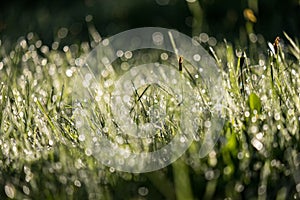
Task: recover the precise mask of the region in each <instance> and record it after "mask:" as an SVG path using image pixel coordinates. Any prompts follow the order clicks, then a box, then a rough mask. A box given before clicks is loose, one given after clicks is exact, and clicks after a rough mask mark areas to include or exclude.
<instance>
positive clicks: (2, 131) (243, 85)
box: [0, 34, 300, 199]
mask: <svg viewBox="0 0 300 200" xmlns="http://www.w3.org/2000/svg"><path fill="white" fill-rule="evenodd" d="M284 42H288V43H284ZM271 45H272V46H273V48H274V49H275V47H276V50H274V52H273V50H272V49H267V48H266V44H264V43H261V44H259V43H256V42H252V43H251V46H252V47H253V46H255V49H257V50H258V51H255V52H252V51H251V52H248V51H247V50H245V52H244V51H240V50H235V48H234V46H233V45H232V44H230V43H229V42H224V43H218V44H217V45H216V46H215V47H213V49H212V48H211V52H213V54H214V57H215V58H216V60H217V63H218V65H219V66H220V70H221V71H222V76H223V84H224V86H225V90H226V100H227V102H228V105H227V107H228V108H227V109H226V123H225V126H224V128H223V132H222V134H221V138H220V139H219V142H218V143H217V145H216V146H215V148H214V150H213V151H212V152H210V153H209V155H208V156H207V157H205V158H203V159H200V158H199V155H198V149H199V143H198V142H195V143H193V144H192V145H191V147H190V148H189V150H188V151H187V152H186V154H185V155H184V156H182V157H181V158H180V159H179V160H178V161H176V163H175V164H174V165H173V166H172V165H171V166H168V167H166V168H164V169H162V170H159V171H157V172H152V173H146V174H139V175H138V174H130V173H123V172H117V171H115V169H114V168H108V167H105V166H103V165H102V164H101V163H99V161H97V160H96V159H94V158H93V157H92V156H91V155H90V152H88V151H86V150H85V149H84V148H81V146H80V138H79V137H80V136H79V134H78V131H77V130H76V127H75V124H74V123H75V122H74V117H73V114H72V109H73V107H72V99H71V96H72V95H71V94H72V92H73V91H72V87H73V81H74V79H73V77H74V75H75V74H76V71H77V70H76V69H77V68H78V67H79V66H81V65H82V63H83V60H84V58H85V56H86V55H87V54H88V52H89V51H90V45H89V44H88V43H81V44H72V45H70V46H64V47H60V44H59V43H55V45H52V47H55V48H52V47H50V46H47V45H44V44H43V42H42V41H41V40H39V39H38V38H37V37H36V36H34V34H29V35H28V36H27V37H22V38H20V39H19V40H18V41H17V43H16V44H15V46H13V48H12V49H9V50H7V48H4V45H3V44H2V46H0V52H1V53H0V80H1V81H0V149H1V150H0V158H1V159H0V196H1V197H8V198H16V199H22V198H45V199H57V198H61V199H72V198H89V199H110V198H125V199H135V198H149V199H151V198H169V199H173V198H175V197H177V198H180V197H182V198H184V196H188V197H191V198H207V199H208V198H226V197H228V198H232V199H241V198H246V199H248V198H259V199H266V198H268V199H273V198H278V199H289V198H299V191H300V190H299V184H300V179H299V170H300V169H299V155H300V154H299V144H300V143H299V127H300V126H299V119H300V115H299V109H300V101H299V94H300V91H299V88H300V87H299V86H300V82H299V74H300V71H299V63H300V59H299V45H298V43H297V42H296V41H294V40H292V39H291V38H290V37H289V36H287V35H286V39H284V38H283V39H281V41H280V42H279V41H277V42H275V44H274V45H273V44H272V43H271ZM57 46H58V47H57ZM240 52H242V53H240ZM249 55H251V56H249ZM172 67H174V66H172ZM175 67H177V66H175ZM184 67H185V63H184V62H183V66H182V70H183V71H184V73H185V75H186V76H187V78H191V77H193V76H192V75H189V74H188V73H189V72H190V73H191V71H190V70H191V69H190V68H184ZM194 84H195V85H198V84H200V85H201V82H195V83H194ZM198 86H199V85H198ZM199 87H200V86H199ZM201 87H202V86H201ZM157 94H163V95H164V96H168V95H169V94H167V92H166V91H164V90H163V89H162V88H159V87H158V86H155V85H151V86H149V87H148V86H146V87H145V88H139V89H138V88H136V93H135V95H134V96H133V97H132V99H133V100H134V104H133V108H132V111H131V113H132V116H133V118H136V120H144V121H145V122H147V120H149V119H148V118H147V117H148V116H147V112H148V110H147V109H148V108H149V107H147V105H148V104H149V105H152V104H153V101H154V99H151V98H142V97H143V96H147V97H151V96H152V97H153V96H154V95H157ZM206 100H207V97H203V101H206ZM95 112H96V113H95V114H96V115H97V117H99V118H101V112H102V111H101V108H98V110H96V111H95ZM137 116H143V118H142V119H138V118H137ZM144 121H140V122H144ZM108 131H109V130H108ZM168 131H169V130H167V129H166V131H165V132H164V134H165V135H166V134H167V133H168ZM199 134H200V133H199ZM180 173H182V174H183V175H180Z"/></svg>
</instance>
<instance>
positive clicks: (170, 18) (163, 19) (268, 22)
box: [0, 0, 300, 44]
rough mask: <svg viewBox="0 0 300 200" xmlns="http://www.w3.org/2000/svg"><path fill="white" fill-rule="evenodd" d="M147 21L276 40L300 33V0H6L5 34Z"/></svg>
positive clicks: (63, 38)
mask: <svg viewBox="0 0 300 200" xmlns="http://www.w3.org/2000/svg"><path fill="white" fill-rule="evenodd" d="M144 26H159V27H165V28H174V29H177V30H179V31H181V32H183V33H186V34H187V35H189V36H192V35H199V34H200V33H202V32H205V33H207V34H208V35H210V36H213V37H215V38H217V40H222V39H224V38H226V39H227V40H229V41H233V40H236V41H235V42H238V43H244V41H245V38H247V35H248V34H249V33H251V32H253V33H256V34H262V35H263V36H264V37H265V38H266V39H267V40H270V41H273V40H274V38H275V37H276V36H278V35H279V36H281V35H282V32H283V31H285V32H287V33H288V34H289V35H291V36H293V37H299V36H300V0H285V1H282V0H263V1H258V0H241V1H237V0H226V1H223V0H198V1H196V0H186V1H184V0H73V1H67V0H52V1H47V0H39V1H34V0H23V1H18V0H10V1H4V2H2V3H1V7H0V38H1V39H2V40H6V41H7V40H10V41H15V40H16V39H17V38H18V37H20V36H26V34H28V33H29V32H34V33H36V34H37V35H38V36H39V37H40V39H42V40H43V41H44V42H45V43H52V42H53V41H54V40H58V39H59V40H60V42H63V43H66V44H69V43H76V42H81V41H89V40H90V37H91V34H89V31H91V29H92V31H93V30H97V31H98V32H99V33H100V35H101V37H108V36H110V35H114V34H116V33H118V32H121V31H124V30H127V29H132V28H136V27H144Z"/></svg>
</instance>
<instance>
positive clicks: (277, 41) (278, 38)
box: [273, 37, 280, 54]
mask: <svg viewBox="0 0 300 200" xmlns="http://www.w3.org/2000/svg"><path fill="white" fill-rule="evenodd" d="M279 42H280V37H276V39H275V41H274V43H273V46H274V50H275V54H277V53H278V49H279Z"/></svg>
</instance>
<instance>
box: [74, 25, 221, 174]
mask: <svg viewBox="0 0 300 200" xmlns="http://www.w3.org/2000/svg"><path fill="white" fill-rule="evenodd" d="M179 56H181V57H182V58H183V60H184V61H183V70H182V71H179V70H178V59H179ZM74 87H75V90H74V93H73V106H74V112H73V113H74V116H75V123H76V128H77V130H78V133H79V137H78V138H79V141H80V143H81V144H82V146H83V148H84V149H85V152H86V153H87V152H88V153H89V154H91V155H93V156H94V157H95V158H97V159H98V160H99V161H101V162H102V163H103V164H104V165H106V166H109V167H113V168H115V169H117V170H120V171H126V172H134V173H143V172H149V171H154V170H158V169H161V168H163V167H166V166H167V165H169V164H171V163H172V162H174V161H175V160H176V159H178V158H179V157H180V156H181V155H182V154H183V153H184V152H185V151H186V150H187V149H188V147H189V146H190V145H191V143H192V142H193V141H194V139H195V138H198V139H196V141H199V142H201V143H202V145H201V148H200V150H199V156H200V157H204V156H205V155H207V154H208V153H209V152H210V151H211V150H212V149H213V146H214V144H215V143H216V141H217V139H218V137H219V134H220V131H221V129H222V127H223V124H224V119H223V117H222V101H223V97H224V94H223V91H224V90H223V89H222V80H221V72H220V71H219V69H218V67H217V65H216V63H215V61H214V59H213V58H212V57H211V56H210V55H209V54H208V53H207V52H206V51H205V50H204V48H202V47H201V45H200V44H199V43H198V42H197V41H195V40H194V39H192V38H190V37H188V36H186V35H184V34H182V33H180V32H178V31H175V30H169V29H164V28H155V27H146V28H138V29H132V30H128V31H125V32H122V33H119V34H117V35H114V36H112V37H110V38H107V39H105V40H103V41H102V42H101V43H100V44H99V45H98V46H97V47H96V48H95V49H94V50H93V51H92V52H91V53H90V54H89V55H88V57H87V59H86V63H85V65H84V66H82V67H81V68H80V69H79V70H78V76H77V81H76V85H75V86H74ZM201 127H202V128H201ZM200 129H201V130H203V131H204V134H203V135H202V136H201V139H199V134H200V133H199V130H200Z"/></svg>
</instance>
